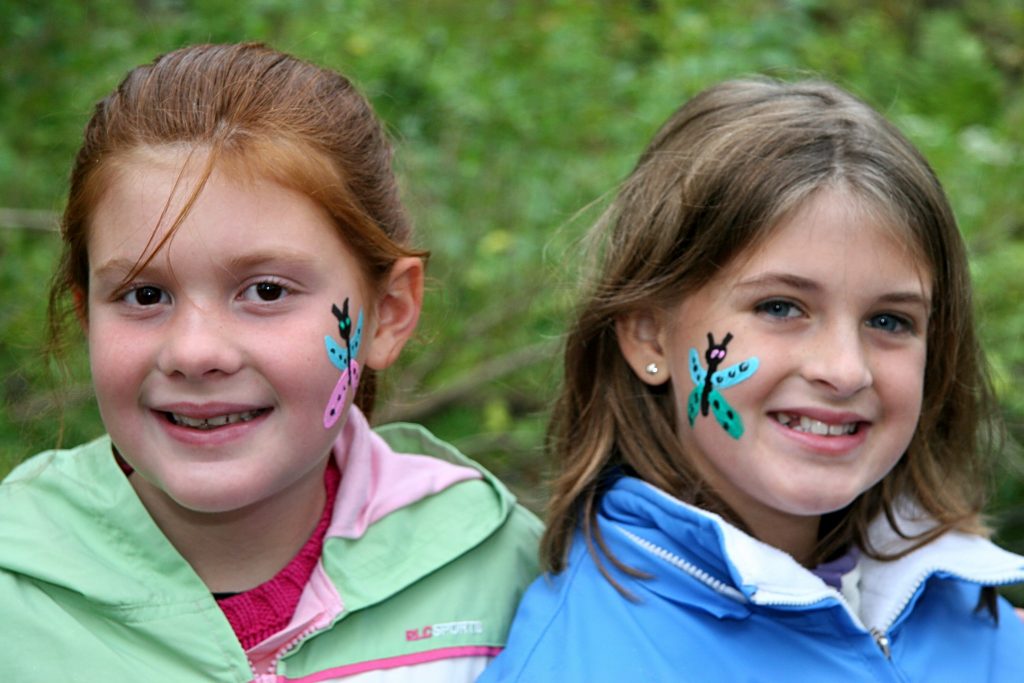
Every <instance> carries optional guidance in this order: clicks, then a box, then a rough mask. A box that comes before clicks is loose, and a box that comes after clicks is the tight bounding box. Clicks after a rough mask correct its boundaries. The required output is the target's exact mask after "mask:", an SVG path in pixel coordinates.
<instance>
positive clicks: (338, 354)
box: [324, 297, 363, 429]
mask: <svg viewBox="0 0 1024 683" xmlns="http://www.w3.org/2000/svg"><path fill="white" fill-rule="evenodd" d="M331 314H332V315H334V317H335V318H337V320H338V334H339V336H340V337H341V341H342V343H343V344H344V346H342V345H341V344H338V342H336V341H334V338H333V337H331V335H326V336H325V337H324V346H326V347H327V357H328V358H329V359H330V360H331V363H332V364H333V365H334V367H336V368H337V369H338V370H340V371H341V377H339V378H338V383H337V384H336V385H335V386H334V389H333V390H332V391H331V396H330V398H329V399H328V401H327V407H326V408H324V429H330V428H331V427H333V426H334V425H335V424H336V423H337V422H338V420H339V419H340V418H341V413H342V410H343V409H344V408H345V401H346V400H347V399H348V392H349V391H352V390H353V389H354V388H355V387H357V386H358V385H359V363H358V362H357V361H356V356H357V355H358V354H359V342H360V341H361V340H362V337H363V310H362V309H359V317H358V319H357V320H356V324H355V329H353V326H352V317H351V316H350V315H349V312H348V297H346V298H345V301H344V303H343V304H342V305H341V308H340V309H339V308H338V306H337V304H331Z"/></svg>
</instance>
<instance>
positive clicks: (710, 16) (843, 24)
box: [0, 0, 1024, 551]
mask: <svg viewBox="0 0 1024 683" xmlns="http://www.w3.org/2000/svg"><path fill="white" fill-rule="evenodd" d="M0 27H2V28H0V32H2V35H3V38H4V39H3V40H2V41H0V65H2V66H0V207H4V208H7V209H35V210H43V211H56V210H59V209H60V207H61V202H62V200H63V197H64V192H65V190H66V176H67V173H68V170H69V166H70V162H71V158H72V156H73V154H74V151H75V149H76V148H77V145H78V144H79V141H80V134H81V130H82V127H83V125H84V123H85V121H86V119H87V118H88V116H89V113H90V109H91V106H92V104H93V103H94V102H95V101H96V100H97V99H98V98H100V97H101V96H103V95H104V94H106V93H107V92H108V91H109V90H110V89H112V88H113V87H114V86H115V85H116V83H117V82H118V81H119V79H120V78H121V76H122V75H123V74H124V72H125V71H127V70H128V69H129V68H131V67H132V66H134V65H136V64H138V63H141V62H145V61H149V60H150V59H152V58H153V57H154V56H155V55H156V54H158V53H161V52H164V51H167V50H170V49H173V48H176V47H179V46H182V45H185V44H189V43H194V42H204V41H237V40H243V39H244V40H263V41H267V42H270V43H271V44H273V45H274V46H276V47H278V48H281V49H284V50H287V51H290V52H293V53H295V54H298V55H300V56H302V57H306V58H309V59H311V60H314V61H316V62H319V63H322V64H325V65H327V66H331V67H334V68H338V69H340V70H341V71H343V72H345V73H346V74H348V75H350V76H351V77H352V78H353V79H354V80H355V81H356V82H357V83H359V84H360V86H361V87H362V89H363V90H364V92H366V93H367V95H368V96H369V97H370V99H371V100H372V101H373V102H374V104H375V106H376V107H377V109H378V111H379V113H380V114H381V116H382V117H383V118H384V120H385V121H386V122H387V124H388V125H389V127H390V128H391V130H392V132H393V134H394V135H395V137H396V138H397V140H398V146H399V151H398V154H399V170H400V173H401V175H402V178H403V181H404V186H405V188H406V197H407V200H408V204H409V206H410V208H411V210H412V212H413V214H414V216H415V218H416V220H417V223H418V226H419V230H420V240H421V242H422V244H423V245H425V246H427V247H428V248H430V249H431V250H432V251H433V253H434V257H433V259H432V261H431V270H430V272H431V274H432V276H433V282H432V288H431V291H430V293H429V301H428V304H427V307H426V313H425V317H424V322H423V326H422V332H421V334H420V336H419V339H418V340H417V342H416V343H414V344H413V345H412V348H410V349H409V350H408V351H407V352H406V354H405V355H404V357H403V359H402V361H401V363H400V366H399V367H398V368H397V369H396V370H394V371H392V372H390V373H389V384H390V400H389V402H388V407H387V410H385V411H383V415H382V416H381V417H384V418H395V417H399V418H402V417H405V418H412V419H416V420H420V421H423V422H425V423H427V424H428V425H429V426H431V427H432V428H433V429H434V430H435V431H437V432H438V433H439V434H440V435H441V436H443V437H445V438H448V439H451V440H453V441H455V442H456V443H457V444H458V445H460V446H461V447H462V448H463V449H464V450H466V451H467V452H469V453H470V454H472V455H474V456H476V457H479V458H481V459H483V460H484V461H485V462H486V463H487V464H488V465H490V466H491V467H492V468H493V469H494V470H496V471H497V472H498V473H499V474H500V475H501V476H503V477H504V478H505V479H507V480H508V481H510V482H511V483H512V484H513V486H514V487H515V488H516V489H517V490H518V491H519V492H520V494H521V495H522V496H523V498H524V499H525V500H526V501H527V502H528V503H529V504H531V505H534V506H539V505H541V504H542V501H543V498H544V488H543V484H542V482H543V479H544V476H545V473H546V468H545V465H544V459H543V454H542V452H541V449H540V442H541V438H542V432H543V426H544V420H545V411H546V406H547V401H548V399H549V397H550V396H551V395H552V392H553V388H554V386H555V384H556V383H557V375H558V369H557V344H558V335H559V334H560V332H561V330H562V328H563V325H564V323H565V320H566V314H567V311H568V306H569V302H570V301H571V299H572V293H573V292H572V282H573V280H574V268H575V266H576V265H577V253H578V250H577V240H578V239H579V237H580V235H581V233H582V232H583V230H584V229H585V227H586V225H587V222H588V220H590V219H592V218H593V216H594V210H593V208H590V209H589V210H584V211H582V213H579V212H580V210H581V209H583V208H584V207H592V206H593V204H595V203H600V201H601V200H602V199H603V198H606V197H607V195H608V193H609V192H611V191H613V189H614V187H615V185H616V183H617V182H618V181H620V180H621V179H622V178H623V177H624V176H625V175H626V174H627V173H628V171H629V169H630V167H631V164H632V162H633V160H634V159H635V158H636V156H637V155H638V154H639V152H640V150H641V149H642V147H643V146H644V145H645V144H646V142H647V140H648V139H649V138H650V136H651V135H652V133H653V132H654V130H655V129H656V128H657V126H658V125H659V124H660V123H661V122H662V121H663V120H664V119H665V118H666V117H667V116H668V114H669V113H670V112H671V111H672V110H673V109H674V108H675V107H677V106H678V105H679V104H680V103H681V102H682V101H683V100H684V99H685V98H686V97H688V96H690V95H692V94H693V93H695V92H696V91H697V90H699V89H701V88H702V87H704V86H706V85H709V84H710V83H712V82H714V81H717V80H720V79H722V78H727V77H733V76H740V75H748V74H752V73H769V74H774V75H779V76H783V77H795V76H800V75H815V76H822V77H825V78H829V79H833V80H836V81H838V82H839V83H841V84H843V85H845V86H846V87H848V88H850V89H852V90H853V91H855V92H857V93H858V94H860V95H861V96H863V97H865V98H866V99H867V100H869V101H870V102H872V103H873V104H874V105H876V106H877V107H878V108H880V109H881V110H882V111H884V112H885V113H886V114H887V115H888V116H890V117H891V118H892V119H893V120H894V121H895V122H896V123H897V124H898V125H899V126H900V127H901V128H902V129H903V130H904V131H905V132H906V133H907V134H908V135H909V136H910V137H911V138H912V139H913V140H914V141H915V142H916V143H917V144H918V145H919V146H920V148H921V149H922V150H923V151H924V153H925V154H926V156H927V157H928V158H929V159H930V160H931V161H932V163H933V165H934V166H935V168H936V170H937V172H938V174H939V176H940V177H941V178H942V179H943V181H944V183H945V185H946V187H947V190H948V192H949V194H950V196H951V198H952V200H953V204H954V206H955V208H956V210H957V213H958V216H959V219H960V221H961V225H962V228H963V231H964V233H965V234H966V236H967V238H968V240H969V243H970V247H971V251H972V258H973V269H974V275H975V278H976V283H977V304H978V310H979V315H980V319H981V321H982V331H983V335H984V339H985V341H986V343H987V348H988V350H989V353H990V359H991V362H992V365H993V370H994V374H995V377H996V381H997V385H998V389H999V391H1000V396H1001V405H1002V410H1003V412H1004V414H1005V417H1006V418H1007V422H1008V424H1009V429H1010V433H1011V435H1012V436H1013V437H1014V439H1015V441H1016V442H1017V443H1019V442H1021V440H1022V439H1024V390H1022V389H1021V388H1020V383H1019V379H1020V378H1021V377H1022V375H1024V345H1022V344H1021V340H1022V338H1024V309H1022V307H1021V304H1020V302H1021V301H1022V300H1024V277H1022V276H1021V274H1020V264H1021V263H1024V219H1022V207H1024V197H1022V193H1021V188H1022V187H1024V155H1022V146H1024V94H1022V90H1021V81H1022V76H1024V5H1021V3H1020V2H1019V1H1018V0H988V1H987V2H980V3H967V2H963V3H958V2H935V1H932V2H913V1H907V2H902V1H899V2H898V1H896V0H888V1H887V0H834V1H832V2H826V1H824V0H788V1H786V0H740V1H737V2H729V3H723V2H717V1H715V0H706V1H705V0H700V1H694V2H683V1H678V2H672V1H669V0H633V1H632V2H612V1H607V2H593V3H583V2H570V1H567V0H553V1H550V2H541V1H539V0H518V1H515V0H480V1H479V2H476V1H470V0H462V1H459V0H348V1H346V0H310V1H307V2H297V1H296V0H255V1H252V2H237V1H236V0H208V1H205V2H199V1H188V0H134V1H129V0H95V1H91V2H85V0H47V1H44V2H38V3H27V2H20V3H12V2H7V3H3V4H2V5H0ZM40 216H41V217H42V221H41V222H43V223H46V222H47V214H32V215H28V216H22V217H11V216H10V214H7V215H6V218H4V216H2V215H0V218H3V220H0V222H2V223H5V224H4V225H2V226H0V263H2V267H0V294H2V297H0V400H2V406H3V408H2V414H0V475H2V474H3V473H5V472H6V471H7V470H8V469H9V468H10V467H11V466H13V464H15V463H17V462H18V461H20V460H21V459H22V458H24V457H26V456H27V455H30V454H31V453H33V452H36V451H39V450H42V449H44V448H46V447H50V446H52V445H53V444H54V443H55V442H56V440H57V439H58V436H59V435H60V434H61V433H63V440H64V442H65V443H77V442H80V441H82V440H84V439H86V438H88V437H90V436H93V435H95V434H98V433H99V432H100V431H101V430H102V427H101V425H100V423H99V419H98V415H97V411H96V408H95V406H94V404H93V403H92V401H91V397H90V393H89V388H88V374H87V369H86V363H85V360H84V354H82V353H81V352H78V353H77V354H76V355H74V356H73V358H72V367H73V373H72V374H73V378H72V380H71V383H70V387H65V388H63V389H60V388H58V387H56V386H55V384H54V383H53V380H52V379H51V378H50V377H49V375H48V373H47V369H46V364H45V363H44V361H43V360H42V359H41V357H40V355H39V352H40V349H41V344H42V339H43V311H44V306H45V304H44V302H45V290H46V281H47V278H48V276H49V273H50V270H51V269H52V267H53V263H54V258H55V254H56V249H57V238H56V235H55V234H54V233H52V232H47V231H43V230H32V229H29V226H30V224H32V223H33V222H39V219H40ZM61 397H63V403H64V404H65V405H64V408H65V410H64V411H63V413H62V412H61V410H60V408H61ZM62 414H63V418H61V415H62ZM1014 458H1016V461H1015V462H1019V461H1020V458H1019V451H1018V450H1014V449H1013V448H1011V449H1009V451H1008V458H1007V465H1006V467H1005V468H1004V470H1003V471H1002V472H1001V473H1000V476H999V478H998V493H997V496H996V499H995V501H994V505H993V513H994V515H995V521H996V523H997V525H998V527H999V530H1000V536H1001V540H1002V541H1003V542H1004V543H1006V544H1008V545H1010V546H1012V547H1014V548H1015V549H1016V550H1018V551H1024V512H1022V506H1021V504H1020V501H1021V500H1022V497H1024V483H1022V481H1024V474H1022V471H1021V469H1020V467H1019V465H1014V464H1013V462H1014Z"/></svg>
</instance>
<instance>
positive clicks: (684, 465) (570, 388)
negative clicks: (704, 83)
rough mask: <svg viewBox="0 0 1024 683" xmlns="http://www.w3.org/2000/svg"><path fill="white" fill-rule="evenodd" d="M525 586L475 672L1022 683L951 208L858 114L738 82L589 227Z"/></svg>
mask: <svg viewBox="0 0 1024 683" xmlns="http://www.w3.org/2000/svg"><path fill="white" fill-rule="evenodd" d="M595 230H596V233H597V235H598V236H599V239H600V240H601V247H602V252H601V257H600V264H599V267H598V269H597V274H596V277H595V278H594V279H593V281H592V282H591V283H590V284H589V289H588V291H587V294H586V295H585V297H584V300H583V302H582V305H581V306H580V308H579V312H578V315H577V317H576V320H575V322H574V323H573V325H572V326H571V327H570V330H569V334H568V338H567V341H566V352H565V380H564V386H563V388H562V391H561V394H560V396H559V398H558V401H557V404H556V407H555V414H554V416H553V420H552V423H551V429H550V445H551V449H552V451H553V454H554V456H555V457H556V458H557V459H558V462H559V463H560V466H561V472H560V475H559V477H558V479H557V481H556V483H555V486H554V497H553V500H552V502H551V505H550V515H549V524H550V526H549V528H548V530H547V532H546V534H545V537H544V540H543V548H544V551H545V554H546V562H547V568H548V569H549V570H550V572H551V575H550V576H546V577H544V578H543V579H541V580H538V581H537V582H536V583H535V584H534V585H533V586H532V587H531V589H530V590H529V591H528V592H527V595H526V597H525V598H524V602H523V603H522V605H521V607H520V610H519V613H518V615H517V618H516V621H515V623H514V624H513V629H512V636H511V638H510V643H509V646H508V648H507V649H506V650H505V652H504V653H503V654H502V655H501V656H499V657H498V659H497V660H496V661H495V663H494V665H492V667H491V668H490V669H488V671H487V672H485V674H484V676H483V677H482V678H481V681H487V682H492V681H542V680H544V681H546V680H558V681H587V682H588V683H592V682H594V681H621V680H643V681H668V680H673V681H677V680H700V681H741V680H742V681H755V680H756V681H794V680H807V681H854V680H866V681H867V680H870V681H929V682H934V681H968V680H969V681H1020V680H1024V658H1022V657H1021V652H1022V651H1024V625H1022V624H1021V622H1020V620H1018V619H1017V618H1015V617H1014V615H1013V612H1012V610H1011V609H1010V607H1009V606H1008V604H1007V603H1006V602H1005V601H1003V600H1001V599H998V598H997V597H996V596H995V593H994V587H995V586H999V585H1004V584H1009V583H1012V582H1019V581H1024V558H1021V557H1019V556H1016V555H1013V554H1011V553H1008V552H1005V551H1003V550H1001V549H999V548H997V547H996V546H994V545H992V544H991V543H990V542H989V541H988V540H986V535H987V534H986V530H985V527H984V525H983V522H982V520H981V510H982V505H983V503H984V501H985V495H986V486H985V485H986V483H987V480H986V474H987V467H986V456H987V455H988V453H989V451H990V449H989V447H988V444H987V443H986V442H987V441H988V440H989V438H990V437H991V436H992V435H993V434H994V433H995V426H994V422H993V415H992V412H991V398H990V390H989V384H988V382H987V380H986V377H985V374H984V369H983V368H984V365H983V360H982V355H981V351H980V349H979V347H978V342H977V338H976V334H975V328H974V323H973V320H972V312H971V293H970V292H971V290H970V283H969V280H968V267H967V260H966V256H965V252H964V246H963V243H962V240H961V237H960V235H959V233H958V230H957V226H956V223H955V220H954V218H953V213H952V211H951V209H950V207H949V204H948V202H947V199H946V197H945V195H944V193H943V190H942V188H941V186H940V185H939V182H938V181H937V180H936V178H935V176H934V174H933V173H932V171H931V169H930V168H929V166H928V164H927V163H926V161H925V160H924V159H923V158H922V157H921V155H920V154H919V153H918V152H917V151H916V150H915V149H914V147H913V146H912V145H911V144H910V143H909V142H908V141H907V140H906V139H905V138H904V137H903V136H902V135H901V134H900V133H899V132H897V131H896V130H895V129H894V128H893V126H891V125H890V124H889V123H887V122H886V121H885V120H884V119H883V118H882V117H881V116H880V115H879V114H878V113H877V112H875V111H874V110H872V109H871V108H870V107H869V106H867V105H866V104H864V103H863V102H861V101H860V100H858V99H856V98H854V97H853V96H851V95H850V94H848V93H846V92H844V91H843V90H841V89H839V88H837V87H835V86H833V85H830V84H827V83H820V82H800V83H793V84H787V83H781V82H775V81H770V80H741V81H732V82H725V83H722V84H720V85H717V86H715V87H712V88H710V89H708V90H706V91H704V92H702V93H700V94H699V95H697V96H696V97H694V98H693V99H692V100H690V101H689V102H688V103H686V104H685V105H684V106H683V107H682V108H680V109H679V110H678V111H677V112H676V113H675V114H674V115H673V116H672V117H671V118H670V119H669V120H668V122H667V123H665V125H664V126H663V127H662V128H661V130H660V131H659V132H658V133H657V135H656V136H655V138H654V140H653V142H652V143H651V144H650V146H649V147H648V148H647V150H646V151H645V152H644V154H643V155H642V156H641V158H640V161H639V163H638V164H637V166H636V168H635V169H634V171H633V173H632V175H631V176H630V177H629V179H628V180H627V181H626V182H625V184H624V186H623V187H622V189H621V191H620V193H619V195H618V197H617V199H616V200H615V202H614V203H613V205H612V206H611V207H610V209H609V210H608V212H607V213H606V214H605V216H604V217H603V219H602V220H601V221H600V222H599V224H598V225H597V227H596V228H595Z"/></svg>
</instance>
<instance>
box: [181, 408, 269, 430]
mask: <svg viewBox="0 0 1024 683" xmlns="http://www.w3.org/2000/svg"><path fill="white" fill-rule="evenodd" d="M267 410H268V408H256V409H255V410H246V411H242V412H235V413H224V414H221V415H211V416H208V417H193V416H188V415H182V414H180V413H174V412H169V411H168V412H165V413H164V415H165V416H166V417H167V420H168V421H169V422H170V423H171V424H174V425H178V426H181V427H189V428H192V429H198V430H202V431H207V430H211V429H217V428H219V427H226V426H228V425H232V424H238V423H240V422H249V421H250V420H254V419H256V418H257V417H259V416H260V415H263V414H264V413H266V412H267Z"/></svg>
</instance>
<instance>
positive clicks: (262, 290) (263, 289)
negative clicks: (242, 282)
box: [241, 280, 288, 303]
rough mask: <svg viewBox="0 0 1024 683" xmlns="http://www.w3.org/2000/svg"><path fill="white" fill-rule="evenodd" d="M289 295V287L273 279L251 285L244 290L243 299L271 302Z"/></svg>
mask: <svg viewBox="0 0 1024 683" xmlns="http://www.w3.org/2000/svg"><path fill="white" fill-rule="evenodd" d="M286 296H288V289H287V288H286V287H285V286H284V285H281V284H278V283H276V282H273V281H271V280H264V281H263V282H257V283H255V284H252V285H249V286H248V287H246V288H245V291H244V292H242V296H241V298H242V299H245V300H246V301H253V302H256V303H259V302H270V301H278V300H280V299H283V298H285V297H286Z"/></svg>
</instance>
